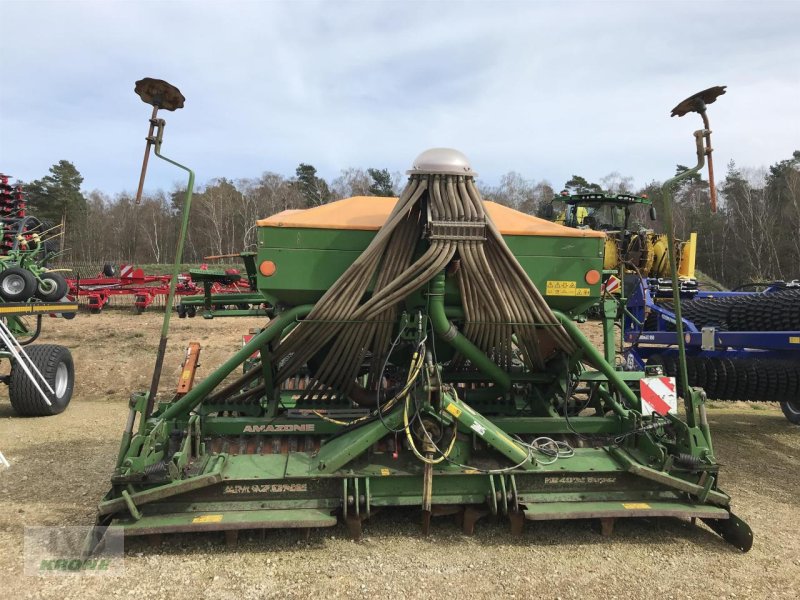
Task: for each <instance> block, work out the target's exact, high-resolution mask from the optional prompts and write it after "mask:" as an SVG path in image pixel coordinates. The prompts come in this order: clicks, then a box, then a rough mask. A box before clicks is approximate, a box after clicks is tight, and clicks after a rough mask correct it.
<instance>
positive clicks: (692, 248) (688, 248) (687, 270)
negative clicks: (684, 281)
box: [678, 233, 697, 279]
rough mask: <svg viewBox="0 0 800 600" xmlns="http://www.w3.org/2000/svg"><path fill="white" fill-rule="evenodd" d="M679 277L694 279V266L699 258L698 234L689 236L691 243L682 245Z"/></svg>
mask: <svg viewBox="0 0 800 600" xmlns="http://www.w3.org/2000/svg"><path fill="white" fill-rule="evenodd" d="M678 256H679V257H680V261H679V263H678V277H688V278H689V279H694V264H695V259H696V258H697V234H696V233H691V234H689V241H688V242H683V243H682V244H681V249H680V254H679V255H678Z"/></svg>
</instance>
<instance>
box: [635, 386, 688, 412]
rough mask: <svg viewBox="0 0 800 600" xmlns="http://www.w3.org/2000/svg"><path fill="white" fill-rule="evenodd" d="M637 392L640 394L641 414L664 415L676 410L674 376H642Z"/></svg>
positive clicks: (676, 397)
mask: <svg viewBox="0 0 800 600" xmlns="http://www.w3.org/2000/svg"><path fill="white" fill-rule="evenodd" d="M639 392H640V394H641V396H642V414H643V415H652V414H653V413H658V414H659V415H666V414H667V413H675V412H677V410H678V396H677V394H676V393H675V378H674V377H644V378H642V380H641V381H640V382H639Z"/></svg>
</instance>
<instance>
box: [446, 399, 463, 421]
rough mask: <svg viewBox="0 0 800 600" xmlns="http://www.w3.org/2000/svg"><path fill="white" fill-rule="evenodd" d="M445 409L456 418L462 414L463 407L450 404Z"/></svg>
mask: <svg viewBox="0 0 800 600" xmlns="http://www.w3.org/2000/svg"><path fill="white" fill-rule="evenodd" d="M445 410H446V411H447V412H449V413H450V414H451V415H453V416H454V417H455V418H456V419H457V418H458V417H460V416H461V409H460V408H458V407H457V406H456V405H455V404H452V403H451V404H448V405H447V406H446V407H445Z"/></svg>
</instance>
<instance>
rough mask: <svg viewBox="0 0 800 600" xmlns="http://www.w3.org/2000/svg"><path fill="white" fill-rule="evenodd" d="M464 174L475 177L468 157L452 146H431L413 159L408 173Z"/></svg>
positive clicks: (475, 174)
mask: <svg viewBox="0 0 800 600" xmlns="http://www.w3.org/2000/svg"><path fill="white" fill-rule="evenodd" d="M427 173H433V174H440V175H465V176H468V177H476V176H477V173H475V172H474V171H473V170H472V167H471V166H470V164H469V159H468V158H467V157H466V156H465V155H464V154H463V153H462V152H459V151H458V150H455V149H453V148H431V149H430V150H425V152H423V153H422V154H420V155H419V156H417V158H416V159H414V163H413V165H412V166H411V169H410V170H409V171H408V174H409V175H419V174H427Z"/></svg>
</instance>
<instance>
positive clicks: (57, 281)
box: [36, 273, 69, 302]
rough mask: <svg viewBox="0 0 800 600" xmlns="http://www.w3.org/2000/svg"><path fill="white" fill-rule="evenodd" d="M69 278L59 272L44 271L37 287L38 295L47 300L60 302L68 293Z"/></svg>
mask: <svg viewBox="0 0 800 600" xmlns="http://www.w3.org/2000/svg"><path fill="white" fill-rule="evenodd" d="M68 291H69V286H68V285H67V280H66V279H64V277H63V276H62V275H60V274H59V273H42V276H41V277H39V282H38V286H37V289H36V297H37V298H41V299H42V300H44V301H46V302H58V301H59V300H61V299H62V298H63V297H64V296H66V295H67V292H68Z"/></svg>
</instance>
